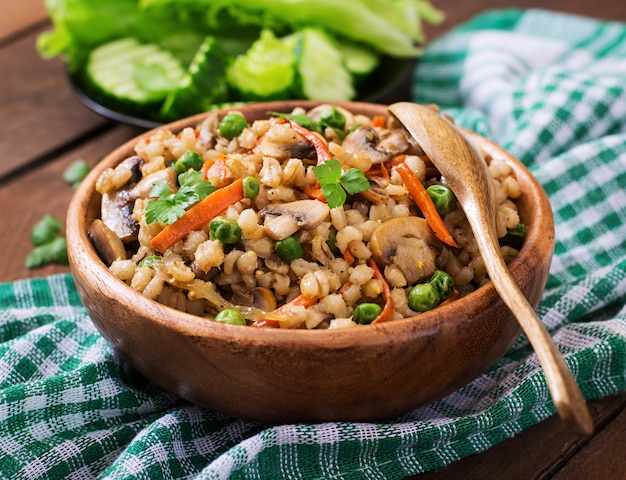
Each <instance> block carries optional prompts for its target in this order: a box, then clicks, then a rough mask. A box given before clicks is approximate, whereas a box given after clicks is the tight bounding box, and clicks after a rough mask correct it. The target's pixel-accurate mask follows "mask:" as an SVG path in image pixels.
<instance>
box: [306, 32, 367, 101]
mask: <svg viewBox="0 0 626 480" xmlns="http://www.w3.org/2000/svg"><path fill="white" fill-rule="evenodd" d="M301 35H302V38H301V41H300V42H299V45H300V52H299V55H298V58H297V68H296V70H297V73H298V79H299V85H300V90H301V92H300V93H301V94H302V96H303V97H304V98H308V99H311V100H322V101H343V100H352V99H353V98H354V96H355V95H356V91H355V88H354V84H353V78H352V75H351V74H350V72H349V71H348V69H347V68H346V66H345V64H344V61H343V56H342V54H341V52H340V51H339V48H338V46H337V44H336V43H335V42H334V41H333V40H332V39H331V38H330V37H329V36H328V35H327V34H326V33H325V32H324V31H322V30H319V29H315V28H304V29H302V30H301Z"/></svg>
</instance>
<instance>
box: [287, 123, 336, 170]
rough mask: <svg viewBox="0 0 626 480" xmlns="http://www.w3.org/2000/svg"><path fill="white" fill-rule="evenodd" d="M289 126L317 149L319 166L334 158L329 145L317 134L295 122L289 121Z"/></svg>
mask: <svg viewBox="0 0 626 480" xmlns="http://www.w3.org/2000/svg"><path fill="white" fill-rule="evenodd" d="M289 125H291V128H293V129H294V130H295V131H296V132H297V133H299V134H300V135H302V136H303V137H304V138H305V139H306V140H307V141H308V142H309V143H310V144H311V145H313V148H315V153H316V154H317V164H318V165H321V164H322V163H324V162H325V161H326V160H331V159H332V158H333V156H332V154H331V153H330V150H329V149H328V145H326V142H324V140H322V138H321V137H319V136H318V135H317V134H315V133H313V132H312V131H311V130H309V129H308V128H304V127H303V126H302V125H300V124H299V123H297V122H295V121H294V120H289Z"/></svg>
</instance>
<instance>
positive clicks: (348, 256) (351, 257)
mask: <svg viewBox="0 0 626 480" xmlns="http://www.w3.org/2000/svg"><path fill="white" fill-rule="evenodd" d="M343 259H344V260H345V261H346V262H348V265H352V264H353V263H354V255H352V252H351V251H350V250H349V249H348V248H346V251H345V252H343Z"/></svg>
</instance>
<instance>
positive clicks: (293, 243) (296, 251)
mask: <svg viewBox="0 0 626 480" xmlns="http://www.w3.org/2000/svg"><path fill="white" fill-rule="evenodd" d="M274 250H276V253H277V254H278V256H279V257H280V258H281V259H282V261H283V262H286V263H291V262H292V261H293V260H295V259H296V258H301V257H302V255H304V252H303V251H302V245H300V242H299V241H298V239H297V238H296V237H293V236H292V237H287V238H285V239H284V240H279V241H278V242H276V245H274Z"/></svg>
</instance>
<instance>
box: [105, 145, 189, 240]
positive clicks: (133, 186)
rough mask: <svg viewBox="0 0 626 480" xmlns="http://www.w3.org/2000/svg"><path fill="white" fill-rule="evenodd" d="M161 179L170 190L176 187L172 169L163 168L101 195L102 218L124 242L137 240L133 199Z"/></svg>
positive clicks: (137, 228) (143, 194)
mask: <svg viewBox="0 0 626 480" xmlns="http://www.w3.org/2000/svg"><path fill="white" fill-rule="evenodd" d="M137 158H139V157H137ZM161 180H165V181H166V182H167V183H168V185H169V186H170V190H172V191H175V190H176V189H177V188H178V186H177V184H176V172H175V171H174V169H173V168H164V169H162V170H157V171H156V172H154V173H152V174H150V175H147V176H145V177H143V178H142V179H141V180H140V181H138V182H137V183H131V182H129V184H127V185H125V186H124V188H122V189H120V190H111V191H109V192H106V193H105V194H103V195H102V204H101V216H102V220H103V221H104V223H105V224H106V226H107V227H109V228H110V229H111V230H113V231H114V232H115V234H116V235H117V236H118V237H119V238H120V239H121V240H122V241H123V242H124V243H129V242H132V241H135V240H137V234H138V233H139V224H138V223H137V222H136V221H135V219H133V216H132V215H133V209H134V207H135V200H137V199H138V198H145V197H147V196H148V194H149V193H150V189H151V188H152V185H154V184H155V183H157V182H159V181H161Z"/></svg>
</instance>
